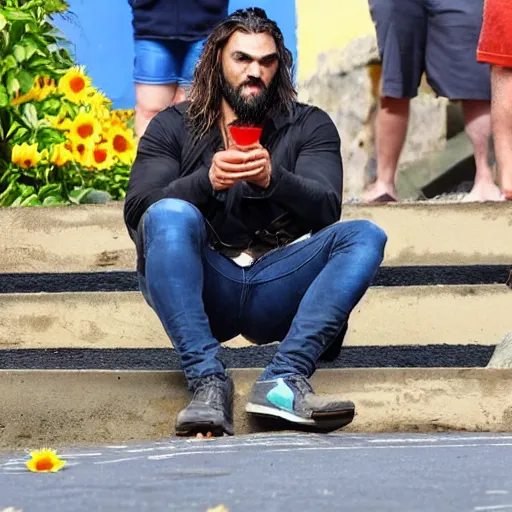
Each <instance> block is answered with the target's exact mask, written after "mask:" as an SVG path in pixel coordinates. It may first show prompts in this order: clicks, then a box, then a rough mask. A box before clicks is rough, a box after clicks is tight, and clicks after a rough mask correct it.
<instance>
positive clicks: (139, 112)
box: [135, 83, 178, 139]
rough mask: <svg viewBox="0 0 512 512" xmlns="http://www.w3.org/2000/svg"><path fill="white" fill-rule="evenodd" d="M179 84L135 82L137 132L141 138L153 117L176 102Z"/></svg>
mask: <svg viewBox="0 0 512 512" xmlns="http://www.w3.org/2000/svg"><path fill="white" fill-rule="evenodd" d="M177 88H178V85H177V84H165V85H149V84H141V83H136V84H135V134H136V136H137V138H139V139H140V138H141V137H142V136H143V135H144V132H145V131H146V128H147V127H148V124H149V123H150V121H151V119H153V117H155V116H156V115H157V114H158V112H160V111H162V110H163V109H164V108H166V107H168V106H169V105H172V104H173V102H174V98H175V94H176V90H177Z"/></svg>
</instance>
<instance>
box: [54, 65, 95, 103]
mask: <svg viewBox="0 0 512 512" xmlns="http://www.w3.org/2000/svg"><path fill="white" fill-rule="evenodd" d="M59 92H60V93H62V94H63V95H64V97H65V98H66V99H67V100H69V101H71V102H72V103H85V102H86V101H87V96H88V94H90V92H91V79H90V78H89V77H88V76H87V75H86V74H85V72H84V67H83V66H75V67H72V68H70V69H68V70H67V71H66V73H65V74H64V75H63V76H62V77H61V78H60V80H59Z"/></svg>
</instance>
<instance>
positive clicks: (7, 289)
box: [0, 264, 512, 293]
mask: <svg viewBox="0 0 512 512" xmlns="http://www.w3.org/2000/svg"><path fill="white" fill-rule="evenodd" d="M511 266H512V264H511V265H469V266H440V267H438V266H411V267H382V268H380V269H379V271H378V273H377V275H376V277H375V279H374V281H373V285H372V286H427V285H463V284H466V285H479V284H503V285H505V283H506V281H507V278H508V276H509V271H510V268H511ZM138 289H139V285H138V282H137V276H136V274H135V272H130V271H112V272H73V273H13V274H0V293H37V292H47V293H57V292H130V291H137V290H138Z"/></svg>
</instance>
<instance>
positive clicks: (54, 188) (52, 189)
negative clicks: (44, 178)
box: [37, 183, 62, 199]
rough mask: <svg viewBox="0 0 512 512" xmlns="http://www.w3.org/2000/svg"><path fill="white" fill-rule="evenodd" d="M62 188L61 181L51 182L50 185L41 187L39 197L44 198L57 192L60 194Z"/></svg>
mask: <svg viewBox="0 0 512 512" xmlns="http://www.w3.org/2000/svg"><path fill="white" fill-rule="evenodd" d="M61 188H62V184H61V183H49V184H48V185H44V186H42V187H41V188H40V189H39V192H38V193H37V196H38V197H39V199H44V198H46V197H48V196H54V195H56V194H55V193H58V194H59V195H60V190H61Z"/></svg>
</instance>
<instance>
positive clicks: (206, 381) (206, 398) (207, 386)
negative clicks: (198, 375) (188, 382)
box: [193, 375, 225, 408]
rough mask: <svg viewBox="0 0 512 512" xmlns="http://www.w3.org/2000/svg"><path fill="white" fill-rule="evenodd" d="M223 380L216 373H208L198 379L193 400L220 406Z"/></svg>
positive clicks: (222, 400) (222, 394)
mask: <svg viewBox="0 0 512 512" xmlns="http://www.w3.org/2000/svg"><path fill="white" fill-rule="evenodd" d="M224 388H225V384H224V381H223V380H222V379H221V378H219V377H217V376H216V375H208V376H207V377H203V378H202V379H200V380H199V382H198V384H197V387H196V389H195V391H194V398H193V400H198V401H200V402H206V403H207V404H209V405H211V406H214V407H220V408H222V406H223V404H224Z"/></svg>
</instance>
